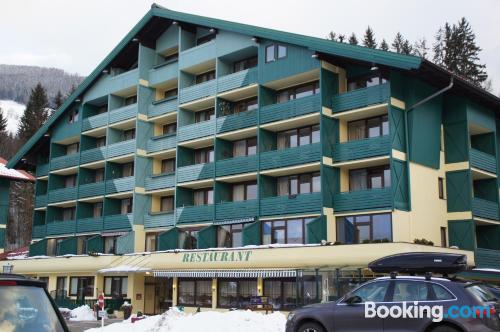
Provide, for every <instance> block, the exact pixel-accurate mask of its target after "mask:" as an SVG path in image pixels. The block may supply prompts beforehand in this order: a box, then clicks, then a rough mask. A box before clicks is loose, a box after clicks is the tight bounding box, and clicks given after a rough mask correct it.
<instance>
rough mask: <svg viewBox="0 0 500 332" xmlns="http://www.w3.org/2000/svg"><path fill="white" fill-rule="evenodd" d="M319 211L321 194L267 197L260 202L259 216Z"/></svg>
mask: <svg viewBox="0 0 500 332" xmlns="http://www.w3.org/2000/svg"><path fill="white" fill-rule="evenodd" d="M321 209H322V199H321V193H310V194H300V195H292V196H275V197H267V198H263V199H261V201H260V215H261V216H274V215H276V216H279V215H292V214H298V213H306V212H310V213H321Z"/></svg>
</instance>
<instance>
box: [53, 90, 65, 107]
mask: <svg viewBox="0 0 500 332" xmlns="http://www.w3.org/2000/svg"><path fill="white" fill-rule="evenodd" d="M63 103H64V96H63V94H62V93H61V90H58V91H57V94H56V96H55V97H54V99H53V100H52V104H53V105H54V109H55V110H57V109H59V107H61V105H62V104H63Z"/></svg>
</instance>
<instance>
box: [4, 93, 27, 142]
mask: <svg viewBox="0 0 500 332" xmlns="http://www.w3.org/2000/svg"><path fill="white" fill-rule="evenodd" d="M0 108H1V109H2V113H3V115H4V117H6V118H7V131H8V132H9V133H11V134H15V133H16V132H17V128H18V127H19V121H20V120H21V116H22V115H23V113H24V109H25V108H26V105H23V104H19V103H17V102H15V101H13V100H0Z"/></svg>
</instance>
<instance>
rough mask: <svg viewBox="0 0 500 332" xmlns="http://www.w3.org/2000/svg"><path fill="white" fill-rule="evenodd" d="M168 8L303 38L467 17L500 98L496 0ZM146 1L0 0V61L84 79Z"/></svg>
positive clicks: (304, 0)
mask: <svg viewBox="0 0 500 332" xmlns="http://www.w3.org/2000/svg"><path fill="white" fill-rule="evenodd" d="M156 2H157V3H159V4H160V5H163V6H165V7H168V8H170V9H173V10H178V11H184V12H189V13H193V14H199V15H205V16H211V17H216V18H222V19H226V20H231V21H238V22H242V23H248V24H253V25H259V26H263V27H268V28H275V29H280V30H285V31H290V32H295V33H300V34H306V35H312V36H317V37H325V36H326V35H327V34H328V32H329V31H330V30H334V31H336V32H338V33H344V34H350V33H351V32H355V33H356V34H357V35H358V37H360V36H361V35H362V34H363V32H364V30H365V29H366V27H367V26H368V25H370V26H371V27H372V28H373V30H374V32H375V36H376V38H377V41H380V40H382V38H386V39H387V40H388V41H389V42H391V41H392V39H393V38H394V35H395V34H396V33H397V32H398V31H400V32H401V33H402V34H403V35H404V37H406V38H408V39H410V40H412V41H414V40H417V39H419V38H422V37H426V38H427V40H428V41H432V40H433V39H434V34H435V33H436V31H437V29H438V28H439V26H442V25H443V24H444V23H445V22H446V21H448V22H456V21H458V20H459V19H460V18H461V17H462V16H465V17H466V18H467V19H468V20H469V21H470V22H471V24H472V28H473V29H474V31H475V33H476V35H477V40H478V44H479V45H480V47H481V48H482V49H483V51H482V53H481V60H482V61H483V62H484V63H486V65H487V71H488V74H489V75H490V77H491V78H492V79H493V84H494V92H495V94H497V95H498V94H499V93H500V38H499V36H500V20H499V19H498V13H500V1H498V0H476V1H472V2H471V1H466V0H404V1H402V0H349V1H345V0H344V1H336V0H327V1H323V0H316V1H311V0H301V1H295V0H285V1H278V0H274V1H273V0H250V1H244V2H243V1H238V0H156ZM151 3H152V2H151V1H145V0H81V1H80V0H78V1H77V0H0V64H1V63H3V64H18V65H39V66H51V67H58V68H62V69H64V70H66V71H69V72H72V73H75V72H76V73H79V74H81V75H88V74H89V73H90V72H91V71H92V70H93V69H94V68H95V67H96V66H97V64H98V63H99V62H100V61H101V60H102V59H103V58H104V57H105V56H106V55H107V54H108V53H109V52H110V51H111V50H112V49H113V47H115V46H116V44H117V43H118V42H119V41H120V39H121V38H123V37H124V36H125V34H126V33H127V32H128V31H129V30H130V29H131V28H132V27H133V25H134V24H135V23H137V21H139V19H140V18H141V17H142V16H143V15H144V14H145V13H146V12H147V11H148V9H149V8H150V6H151Z"/></svg>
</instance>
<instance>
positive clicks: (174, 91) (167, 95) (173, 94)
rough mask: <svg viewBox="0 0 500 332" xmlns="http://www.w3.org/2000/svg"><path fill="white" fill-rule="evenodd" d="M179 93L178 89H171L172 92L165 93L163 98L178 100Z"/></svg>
mask: <svg viewBox="0 0 500 332" xmlns="http://www.w3.org/2000/svg"><path fill="white" fill-rule="evenodd" d="M178 93H179V92H178V90H177V88H175V89H170V90H167V91H165V92H163V98H164V99H170V98H177V95H178Z"/></svg>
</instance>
